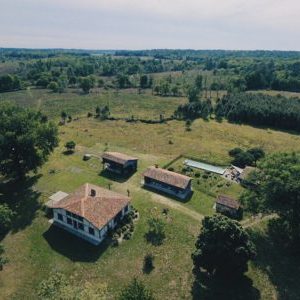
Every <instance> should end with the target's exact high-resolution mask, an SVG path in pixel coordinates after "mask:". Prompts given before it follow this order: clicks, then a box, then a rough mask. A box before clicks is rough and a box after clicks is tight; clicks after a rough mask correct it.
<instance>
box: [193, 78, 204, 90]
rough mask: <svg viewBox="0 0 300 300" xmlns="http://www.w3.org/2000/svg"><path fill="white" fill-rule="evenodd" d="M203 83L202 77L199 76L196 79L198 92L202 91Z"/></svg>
mask: <svg viewBox="0 0 300 300" xmlns="http://www.w3.org/2000/svg"><path fill="white" fill-rule="evenodd" d="M202 81H203V77H202V75H197V76H196V79H195V87H196V89H197V90H198V92H200V91H201V90H202Z"/></svg>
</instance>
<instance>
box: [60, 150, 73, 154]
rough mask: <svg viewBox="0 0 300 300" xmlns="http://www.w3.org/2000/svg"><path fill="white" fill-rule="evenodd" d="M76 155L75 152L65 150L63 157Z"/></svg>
mask: <svg viewBox="0 0 300 300" xmlns="http://www.w3.org/2000/svg"><path fill="white" fill-rule="evenodd" d="M74 153H75V151H74V150H65V151H63V155H72V154H74Z"/></svg>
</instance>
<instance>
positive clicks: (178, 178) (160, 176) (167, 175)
mask: <svg viewBox="0 0 300 300" xmlns="http://www.w3.org/2000/svg"><path fill="white" fill-rule="evenodd" d="M143 176H144V177H149V178H152V179H155V180H157V181H160V182H164V183H167V184H169V185H172V186H176V187H178V188H181V189H185V188H186V187H187V186H188V184H189V182H190V181H191V180H192V178H190V177H188V176H185V175H181V174H178V173H175V172H171V171H168V170H165V169H161V168H156V167H150V168H148V169H147V170H146V171H145V172H144V173H143Z"/></svg>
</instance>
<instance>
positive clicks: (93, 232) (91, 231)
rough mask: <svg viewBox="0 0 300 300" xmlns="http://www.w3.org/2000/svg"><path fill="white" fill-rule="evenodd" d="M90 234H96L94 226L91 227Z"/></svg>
mask: <svg viewBox="0 0 300 300" xmlns="http://www.w3.org/2000/svg"><path fill="white" fill-rule="evenodd" d="M89 234H90V235H95V230H94V228H92V227H89Z"/></svg>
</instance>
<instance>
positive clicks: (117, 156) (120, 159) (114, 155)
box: [102, 152, 138, 165]
mask: <svg viewBox="0 0 300 300" xmlns="http://www.w3.org/2000/svg"><path fill="white" fill-rule="evenodd" d="M102 158H105V159H107V160H111V161H114V162H116V163H118V164H122V165H124V164H125V163H126V162H128V161H130V160H138V159H137V158H136V157H132V156H129V155H126V154H123V153H119V152H104V153H103V154H102Z"/></svg>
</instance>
